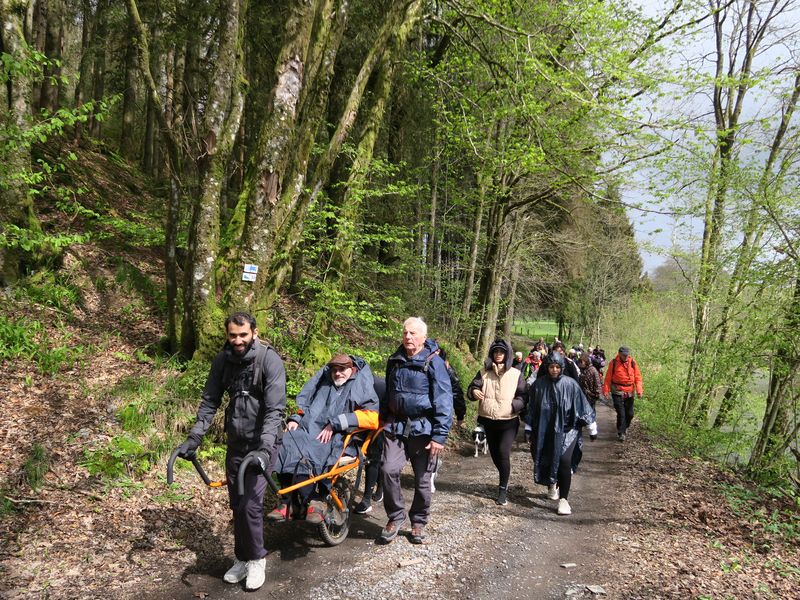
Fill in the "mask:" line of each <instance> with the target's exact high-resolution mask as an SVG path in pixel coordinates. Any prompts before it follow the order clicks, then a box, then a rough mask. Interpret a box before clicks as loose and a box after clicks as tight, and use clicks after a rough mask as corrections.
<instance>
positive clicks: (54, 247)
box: [0, 223, 91, 254]
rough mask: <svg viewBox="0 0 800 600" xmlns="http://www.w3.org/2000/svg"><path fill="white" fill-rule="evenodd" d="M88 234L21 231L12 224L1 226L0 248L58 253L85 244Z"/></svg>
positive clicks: (89, 236) (88, 237) (21, 229)
mask: <svg viewBox="0 0 800 600" xmlns="http://www.w3.org/2000/svg"><path fill="white" fill-rule="evenodd" d="M90 238H91V235H90V234H88V233H87V234H80V235H78V234H74V235H67V234H47V233H43V232H42V231H36V230H32V229H23V228H21V227H17V226H16V225H14V224H12V223H6V224H4V225H3V231H0V248H18V249H20V250H23V251H25V252H47V253H56V254H57V253H60V252H61V251H62V250H63V249H64V248H67V247H69V246H72V245H73V244H85V243H86V242H87V241H89V239H90Z"/></svg>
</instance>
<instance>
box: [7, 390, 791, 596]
mask: <svg viewBox="0 0 800 600" xmlns="http://www.w3.org/2000/svg"><path fill="white" fill-rule="evenodd" d="M598 421H599V425H600V436H599V439H598V440H597V441H596V442H590V441H588V440H587V441H586V442H585V452H584V459H583V462H582V464H581V467H580V470H579V472H578V474H577V475H576V476H575V478H574V480H573V487H572V491H571V492H570V498H569V500H570V504H571V505H572V508H573V511H574V513H573V514H572V515H571V516H569V517H558V516H557V515H556V514H555V508H556V502H555V501H552V500H548V499H546V497H545V493H544V492H545V488H543V487H541V486H535V485H534V484H533V482H532V480H531V479H532V478H531V459H530V456H529V454H528V451H527V448H526V447H525V445H524V444H523V443H522V442H521V436H520V441H519V442H518V443H517V445H516V447H515V448H514V452H513V453H512V464H513V468H512V476H511V486H510V490H509V503H508V505H507V506H503V507H500V506H497V505H495V503H494V498H495V494H496V491H497V473H496V470H495V469H494V466H493V465H492V463H491V460H490V458H489V457H488V456H480V457H479V458H473V457H472V448H471V447H470V446H471V445H470V444H469V443H468V442H466V441H464V442H462V443H461V444H460V445H457V446H456V449H455V450H454V451H450V452H448V453H447V456H446V458H445V464H444V467H443V468H442V471H441V473H440V476H439V478H438V479H437V491H436V493H435V494H434V500H433V510H432V519H431V524H430V525H429V527H428V535H429V537H428V543H426V544H424V545H421V546H415V545H413V544H411V543H409V541H408V539H407V535H408V527H406V528H405V531H403V532H401V536H399V537H398V539H397V540H395V541H394V543H392V544H389V545H388V546H383V545H379V544H376V543H375V539H376V538H377V537H378V534H379V532H380V529H381V527H382V526H383V524H384V523H385V520H386V515H385V513H384V512H383V510H382V509H381V507H380V506H377V507H376V508H375V510H374V512H373V513H371V514H369V515H367V516H366V517H360V516H354V517H353V520H352V524H351V531H350V536H349V537H348V539H347V540H346V541H345V543H344V544H343V545H342V546H340V547H338V548H328V547H326V546H324V545H323V543H322V542H321V541H320V540H319V538H318V537H317V535H316V532H315V531H314V530H313V529H312V528H311V527H310V526H308V525H306V524H296V523H287V524H281V525H278V526H270V527H268V529H267V531H266V542H267V547H268V549H269V552H270V554H269V557H268V560H267V570H268V573H267V583H266V584H265V585H264V587H263V588H262V589H260V590H258V591H257V592H253V593H247V592H245V591H244V590H243V588H242V587H241V586H230V585H227V584H225V583H223V582H222V575H223V573H224V572H225V570H226V569H227V568H228V567H229V566H230V564H231V562H232V557H233V548H232V546H233V543H232V542H233V536H232V533H231V528H230V512H229V510H228V508H227V497H226V494H225V491H224V490H210V489H209V488H206V487H204V486H203V485H202V484H201V482H200V481H199V478H197V477H196V476H195V475H194V474H193V473H192V472H191V471H184V470H182V471H180V472H179V473H177V475H176V477H177V480H178V481H179V484H180V493H181V494H185V499H183V500H176V499H175V498H173V499H172V500H167V499H166V498H165V497H164V494H165V492H166V486H165V483H164V481H163V480H162V479H161V478H159V477H153V478H147V479H146V480H144V481H142V482H141V483H137V484H135V485H132V486H130V487H124V486H116V487H115V486H109V487H104V486H103V485H102V482H99V481H96V480H93V479H86V477H85V475H82V472H81V471H80V470H60V471H57V472H54V473H53V477H55V476H57V477H58V479H57V480H55V481H58V482H59V483H58V485H55V484H54V483H52V484H50V485H48V486H47V487H46V488H44V489H43V490H42V492H41V495H40V499H39V500H38V501H37V504H36V505H34V506H32V507H31V510H28V511H24V512H19V513H15V514H13V515H12V516H11V517H10V518H7V519H5V520H4V521H0V598H2V599H3V600H5V599H8V600H28V599H30V598H37V599H41V598H47V599H48V600H66V599H68V600H73V599H76V598H77V599H81V600H84V599H90V598H91V599H94V598H103V599H106V600H107V599H118V600H121V599H129V598H130V599H133V598H137V599H139V598H142V597H147V598H148V600H171V599H181V600H182V599H187V600H194V599H195V598H201V599H202V598H209V599H212V600H215V599H218V598H219V599H230V598H244V597H248V598H275V599H278V598H280V599H281V600H283V599H284V598H286V597H287V595H288V596H290V597H298V598H310V599H312V600H313V599H319V600H335V599H337V598H339V599H343V598H357V599H361V598H364V599H384V598H385V599H402V600H409V599H413V600H421V599H426V600H427V599H449V598H459V599H483V598H498V597H499V598H503V600H516V599H523V598H525V599H539V598H542V599H549V598H581V597H583V598H588V597H592V596H594V595H595V594H596V593H599V592H600V591H601V589H600V588H602V591H603V592H605V596H603V597H604V598H609V599H613V598H624V599H643V600H644V599H646V600H652V599H675V600H685V599H689V598H693V599H694V598H698V599H699V598H707V599H723V598H724V599H728V598H737V599H739V598H756V599H764V600H774V599H776V598H781V599H782V598H786V599H789V598H791V599H792V600H795V599H796V598H798V594H797V590H798V589H800V549H798V545H797V543H796V539H797V538H796V536H794V537H793V535H792V533H791V532H792V531H795V532H796V531H798V530H800V520H798V517H797V511H796V507H793V506H792V505H791V504H790V503H789V502H787V501H786V500H785V499H780V498H769V497H765V496H758V497H757V498H758V502H756V501H752V502H750V503H746V504H742V503H740V504H739V506H738V508H736V509H735V510H734V509H733V508H732V506H733V505H732V503H731V502H730V501H729V500H728V499H727V498H726V497H725V495H724V494H725V493H728V494H729V493H730V490H732V489H741V487H739V486H740V483H741V482H740V480H738V479H737V478H736V476H735V475H734V474H731V473H727V472H725V471H721V470H720V469H719V468H718V467H717V466H716V465H714V464H711V463H705V462H702V461H698V460H696V459H691V458H688V457H682V456H677V455H671V454H670V453H669V452H668V451H666V450H664V449H659V448H657V447H654V446H653V445H652V444H651V442H650V441H649V440H648V439H647V438H646V437H645V436H644V435H643V433H642V432H640V431H639V429H638V422H637V421H634V426H633V428H632V430H629V433H630V435H629V438H628V441H627V442H625V443H624V444H622V443H619V442H617V441H616V436H615V434H614V425H613V422H614V415H613V411H612V410H611V409H609V408H608V407H606V406H603V405H599V406H598ZM82 443H83V442H82V440H81V439H75V440H73V441H71V442H69V444H67V445H65V448H64V452H72V453H73V454H74V453H77V452H78V451H79V450H80V448H81V444H82ZM209 466H211V467H213V465H209ZM210 474H211V475H212V477H219V476H220V475H221V473H214V472H211V473H210ZM404 489H405V490H407V491H408V490H410V489H411V477H410V475H405V476H404ZM406 499H407V501H409V500H410V498H409V497H408V495H407V498H406ZM776 515H782V516H781V519H777V518H776ZM570 563H572V564H574V566H572V567H568V568H565V567H562V566H561V565H565V564H570ZM590 586H591V588H592V590H594V592H593V591H590V589H589V587H590ZM596 586H597V587H596Z"/></svg>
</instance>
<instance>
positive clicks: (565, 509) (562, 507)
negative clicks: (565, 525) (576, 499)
mask: <svg viewBox="0 0 800 600" xmlns="http://www.w3.org/2000/svg"><path fill="white" fill-rule="evenodd" d="M558 514H560V515H563V516H566V515H571V514H572V508H571V507H570V505H569V502H567V499H566V498H561V499H560V500H559V501H558Z"/></svg>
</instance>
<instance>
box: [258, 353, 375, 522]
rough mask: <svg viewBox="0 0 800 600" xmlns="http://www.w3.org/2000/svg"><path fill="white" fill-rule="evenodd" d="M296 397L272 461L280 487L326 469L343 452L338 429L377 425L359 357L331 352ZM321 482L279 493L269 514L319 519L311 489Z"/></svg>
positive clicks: (273, 517) (369, 385)
mask: <svg viewBox="0 0 800 600" xmlns="http://www.w3.org/2000/svg"><path fill="white" fill-rule="evenodd" d="M296 402H297V407H298V412H297V414H295V415H293V416H291V417H289V420H288V423H287V425H286V431H285V432H284V434H283V441H282V443H281V446H280V450H279V452H278V457H277V460H276V462H275V471H276V472H277V473H278V478H279V480H280V483H281V487H284V488H285V487H288V486H290V485H293V484H296V483H299V482H301V481H304V480H306V479H309V478H311V477H315V476H317V475H320V474H322V473H324V472H326V471H328V470H330V469H331V468H332V467H333V466H334V465H335V464H336V462H337V461H338V460H339V458H340V456H341V455H342V449H343V443H344V435H343V434H345V433H346V432H347V430H348V429H350V428H353V427H360V428H364V429H377V428H378V396H377V395H376V394H375V388H374V386H373V378H372V371H371V370H370V368H369V365H367V363H366V362H364V360H363V359H362V358H360V357H358V356H348V355H347V354H336V355H334V357H333V358H331V360H330V361H329V362H328V364H326V365H325V366H324V367H322V368H321V369H320V370H319V371H317V372H316V373H315V374H314V376H313V377H312V378H311V379H310V380H309V381H308V382H307V383H306V384H305V385H304V386H303V389H302V390H300V393H299V394H298V395H297V399H296ZM347 452H349V450H347V451H346V453H347ZM325 483H327V480H325V481H322V482H318V484H317V485H316V486H315V485H311V484H309V485H307V486H304V487H301V488H299V489H297V490H296V491H295V492H294V493H292V494H286V495H281V498H280V499H281V503H280V504H279V505H278V506H277V507H275V508H274V509H273V510H272V512H270V513H269V515H268V517H269V518H270V519H271V520H274V521H280V520H285V519H287V518H292V519H305V520H307V521H309V522H311V523H319V522H321V521H322V514H323V511H324V503H323V502H321V501H320V500H318V499H317V498H318V497H320V496H317V497H315V494H314V492H315V491H316V488H317V487H318V486H319V487H321V488H324V484H325ZM325 493H327V490H325V489H323V490H320V492H319V494H320V495H322V496H323V497H324V494H325ZM289 496H291V498H290V497H289ZM290 503H291V506H290Z"/></svg>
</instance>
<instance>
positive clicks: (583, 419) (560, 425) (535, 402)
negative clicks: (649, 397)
mask: <svg viewBox="0 0 800 600" xmlns="http://www.w3.org/2000/svg"><path fill="white" fill-rule="evenodd" d="M550 362H551V363H552V362H555V363H557V364H560V365H561V368H562V374H559V376H558V378H556V379H553V378H552V377H550V375H549V373H548V374H547V375H543V376H541V377H539V378H538V379H537V380H536V382H535V383H534V384H533V386H532V387H531V393H530V397H531V400H530V402H529V404H528V418H527V423H528V425H529V426H530V427H531V429H532V433H531V440H532V442H531V443H532V444H535V454H536V461H535V464H534V470H533V480H534V481H535V482H536V483H539V484H542V485H551V484H553V483H555V482H556V475H557V473H558V464H559V462H560V461H561V455H562V454H563V453H564V451H565V450H566V449H567V448H569V446H570V444H572V443H573V442H574V441H575V440H576V439H577V437H578V433H579V431H580V429H581V428H582V427H584V426H585V425H592V424H593V423H594V422H595V412H594V409H593V408H592V406H591V405H590V404H589V402H588V401H587V400H586V396H584V394H583V392H582V391H581V388H580V385H578V382H577V381H575V380H574V379H572V378H571V377H568V376H566V375H564V374H563V369H564V357H563V356H561V355H560V354H559V353H557V352H554V353H553V354H552V356H551V357H550Z"/></svg>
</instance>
